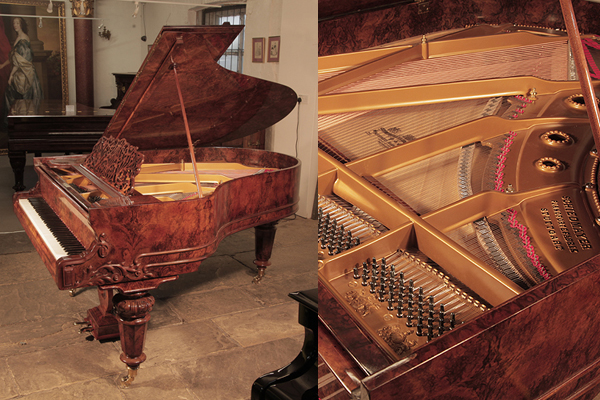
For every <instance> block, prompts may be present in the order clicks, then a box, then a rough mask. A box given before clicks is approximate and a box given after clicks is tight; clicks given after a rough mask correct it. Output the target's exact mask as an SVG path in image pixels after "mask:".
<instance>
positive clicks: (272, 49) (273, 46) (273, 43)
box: [267, 36, 280, 62]
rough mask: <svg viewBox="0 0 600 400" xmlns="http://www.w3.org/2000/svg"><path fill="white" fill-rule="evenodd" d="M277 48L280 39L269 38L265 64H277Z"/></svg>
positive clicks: (275, 37) (277, 37)
mask: <svg viewBox="0 0 600 400" xmlns="http://www.w3.org/2000/svg"><path fill="white" fill-rule="evenodd" d="M279 46H280V37H279V36H271V37H270V38H269V50H268V51H269V53H268V55H267V62H279Z"/></svg>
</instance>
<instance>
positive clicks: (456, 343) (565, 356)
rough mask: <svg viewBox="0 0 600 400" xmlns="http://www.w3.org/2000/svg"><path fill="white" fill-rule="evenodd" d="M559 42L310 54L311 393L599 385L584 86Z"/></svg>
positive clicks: (565, 44)
mask: <svg viewBox="0 0 600 400" xmlns="http://www.w3.org/2000/svg"><path fill="white" fill-rule="evenodd" d="M567 1H568V0H567ZM564 3H566V2H564ZM415 7H416V6H415ZM567 14H568V13H567ZM571 15H572V13H571ZM570 37H572V35H571V32H569V35H567V33H566V32H564V31H561V30H554V29H546V28H535V27H526V26H516V25H512V24H510V25H478V26H473V27H471V28H466V29H452V30H448V31H444V32H438V33H433V34H430V35H424V36H423V35H420V36H418V37H415V38H410V39H405V40H400V41H397V42H393V43H388V44H384V45H380V46H377V47H374V48H371V49H367V50H362V51H356V52H350V53H342V54H337V55H332V56H324V57H321V58H320V60H319V79H320V83H319V147H320V149H319V178H318V184H319V190H318V191H319V195H318V197H319V199H318V201H319V236H318V243H317V251H318V252H319V273H318V276H319V319H320V320H319V327H318V340H319V372H320V375H319V396H320V398H321V399H327V400H333V399H335V400H340V399H349V398H352V399H361V400H383V399H394V398H401V399H534V398H535V399H565V398H569V399H576V398H577V399H592V398H593V397H594V396H595V395H597V394H598V393H599V392H600V348H599V346H598V343H597V337H598V336H597V335H598V334H597V332H598V330H599V329H600V317H599V314H598V305H599V304H600V286H599V284H600V258H599V257H598V254H599V253H600V228H599V227H598V226H599V222H600V218H599V216H600V202H599V200H598V199H599V198H600V195H599V193H598V185H599V181H598V165H599V159H598V152H597V145H596V143H597V142H595V138H594V136H595V134H596V133H595V128H594V127H595V126H597V120H596V121H595V120H594V118H593V115H592V114H593V113H594V110H593V108H594V107H593V103H594V100H593V93H594V92H595V93H600V84H598V82H597V81H595V82H594V83H593V84H591V85H590V86H591V92H592V96H587V95H586V92H585V85H583V84H582V83H580V81H579V80H575V77H576V76H580V77H582V76H583V75H584V74H582V73H581V71H580V70H579V67H580V65H582V64H583V63H585V60H584V61H583V63H582V62H581V57H579V56H578V55H577V51H576V50H575V48H576V47H577V43H579V41H580V40H581V42H582V43H583V45H584V47H583V52H584V53H588V54H590V56H591V55H592V52H593V51H594V50H593V49H594V48H595V47H597V39H596V38H595V37H592V36H584V37H583V38H582V39H580V38H575V39H572V38H571V39H570ZM571 49H574V50H573V54H575V56H573V55H572V53H571ZM588 60H589V61H590V62H593V57H590V58H588ZM596 96H597V95H596ZM586 97H589V99H586ZM597 101H598V100H597V99H595V102H597ZM596 113H597V111H596Z"/></svg>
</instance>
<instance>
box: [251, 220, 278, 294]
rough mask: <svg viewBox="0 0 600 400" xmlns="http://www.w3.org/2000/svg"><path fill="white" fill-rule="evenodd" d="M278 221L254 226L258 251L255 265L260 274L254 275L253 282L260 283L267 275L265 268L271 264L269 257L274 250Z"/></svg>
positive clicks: (256, 249)
mask: <svg viewBox="0 0 600 400" xmlns="http://www.w3.org/2000/svg"><path fill="white" fill-rule="evenodd" d="M277 222H279V221H275V222H270V223H268V224H264V225H258V226H256V227H254V243H255V251H256V260H254V265H256V266H257V267H258V275H256V276H255V277H254V280H253V282H254V283H258V282H260V280H261V279H262V277H263V276H264V275H265V269H266V268H267V267H268V266H269V265H271V263H270V262H269V259H270V258H271V252H272V251H273V243H274V242H275V231H276V230H277V227H276V226H275V225H277Z"/></svg>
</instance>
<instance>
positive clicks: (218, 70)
mask: <svg viewBox="0 0 600 400" xmlns="http://www.w3.org/2000/svg"><path fill="white" fill-rule="evenodd" d="M240 31H241V27H238V26H220V27H210V26H207V27H165V28H163V30H162V31H161V33H160V34H159V36H158V38H157V40H156V42H155V43H154V46H153V47H152V49H151V51H150V53H149V54H148V56H147V58H146V60H145V61H144V64H143V65H142V67H141V69H140V71H139V72H138V74H137V76H136V78H135V80H134V82H133V83H132V85H131V86H130V88H129V91H128V92H127V94H126V96H125V98H124V99H123V101H122V103H121V104H120V106H119V108H118V109H117V111H116V113H115V115H114V117H113V118H112V120H111V122H110V123H109V125H108V127H107V129H106V131H105V132H104V135H103V138H102V139H101V140H100V141H99V142H98V144H97V145H96V146H95V148H94V151H93V152H92V153H91V154H90V155H89V156H80V155H75V156H63V157H46V158H37V159H35V161H34V163H35V170H36V172H37V174H38V176H39V182H38V184H37V186H36V187H35V188H34V189H32V190H31V191H29V192H22V193H17V194H15V196H14V209H15V212H16V214H17V215H18V217H19V219H20V220H21V223H22V224H23V227H24V228H25V230H26V232H27V234H28V235H29V237H30V238H31V240H32V242H33V244H34V246H35V248H36V249H37V251H38V252H39V254H40V256H41V257H42V259H43V261H44V263H45V264H46V266H47V267H48V270H49V271H50V273H51V275H52V277H53V278H54V280H55V281H56V284H57V286H58V287H59V289H76V288H81V287H86V286H98V288H99V297H100V306H99V307H96V308H94V309H91V310H89V312H88V317H87V318H86V322H87V323H88V324H89V327H87V328H86V329H89V330H91V331H92V333H93V334H94V336H95V337H96V338H98V339H102V338H110V337H115V336H119V335H120V338H121V344H122V348H123V354H122V355H121V360H122V361H123V362H125V363H126V364H127V366H128V367H129V369H130V373H129V378H128V379H127V380H126V382H127V383H130V382H131V380H132V379H133V376H134V375H135V370H136V369H137V367H138V366H139V364H140V363H141V362H143V361H144V359H145V355H144V353H143V343H144V334H145V329H146V325H147V322H148V319H149V312H150V310H151V308H152V305H153V304H154V299H153V297H152V296H151V295H150V294H148V292H147V290H149V289H152V288H156V287H157V286H158V285H159V284H161V283H162V282H165V281H169V280H173V279H176V278H177V277H178V276H179V275H180V274H183V273H187V272H192V271H196V270H197V269H198V268H199V267H200V264H201V262H202V261H203V260H204V259H205V258H207V257H208V256H210V255H211V254H212V253H213V252H214V251H215V250H216V248H217V245H218V243H219V241H220V240H221V239H223V237H225V236H226V235H229V234H231V233H234V232H237V231H240V230H242V229H246V228H249V227H256V261H255V264H256V265H257V268H258V272H259V274H258V277H257V279H260V277H261V276H262V274H264V270H265V268H266V267H267V266H268V265H269V258H270V255H271V249H272V246H273V239H274V234H275V223H276V222H277V221H278V220H279V219H281V218H283V217H286V216H289V215H291V214H293V213H294V212H295V211H296V210H297V202H298V179H299V168H300V163H299V161H298V160H297V159H295V158H294V157H290V156H286V155H283V154H277V153H273V152H269V151H261V150H251V149H231V148H220V147H205V146H208V145H211V144H218V143H220V142H225V141H228V140H232V139H236V138H239V137H242V136H245V135H248V134H251V133H254V132H256V131H258V130H261V129H265V128H266V127H268V126H270V125H272V124H274V123H275V122H277V121H279V120H280V119H281V118H283V117H284V116H285V115H287V114H288V113H289V112H290V111H291V110H292V109H293V108H294V106H295V104H296V94H295V93H294V91H293V90H292V89H290V88H288V87H286V86H283V85H279V84H276V83H273V82H268V81H264V80H261V79H257V78H253V77H249V76H245V75H242V74H238V73H234V72H231V71H228V70H225V69H224V68H222V67H221V66H219V65H218V64H217V60H218V59H219V57H220V56H221V54H222V53H223V52H224V51H225V50H226V48H227V47H228V45H229V44H230V43H231V42H232V41H233V39H234V38H235V37H236V36H237V35H238V34H239V32H240ZM115 289H116V290H118V291H119V292H120V293H119V294H118V295H117V296H115V300H114V304H113V299H112V291H113V290H115ZM113 306H114V309H115V313H116V315H117V316H116V317H115V316H114V315H113V314H112V310H113Z"/></svg>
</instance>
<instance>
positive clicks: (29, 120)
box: [8, 100, 114, 191]
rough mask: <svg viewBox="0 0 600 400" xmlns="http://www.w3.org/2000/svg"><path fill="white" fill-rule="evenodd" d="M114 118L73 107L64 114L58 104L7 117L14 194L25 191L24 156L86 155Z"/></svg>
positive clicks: (46, 103)
mask: <svg viewBox="0 0 600 400" xmlns="http://www.w3.org/2000/svg"><path fill="white" fill-rule="evenodd" d="M113 114H114V111H113V110H103V109H99V108H93V107H88V106H85V105H83V104H76V105H75V111H74V113H73V114H72V115H71V114H67V113H66V112H65V105H64V104H62V102H61V101H51V100H44V101H42V103H41V104H40V106H39V108H38V109H37V110H36V113H35V114H33V115H32V114H28V115H19V114H16V115H9V116H8V157H9V160H10V165H11V167H12V170H13V173H14V175H15V185H14V186H13V189H15V191H21V190H23V189H25V186H24V184H23V171H24V168H25V162H26V154H27V153H35V154H41V153H70V152H73V153H89V152H90V151H92V148H93V147H94V145H95V144H96V142H98V139H100V137H101V136H102V133H103V132H104V130H105V129H106V127H107V126H108V123H109V122H110V119H111V118H112V116H113Z"/></svg>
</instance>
